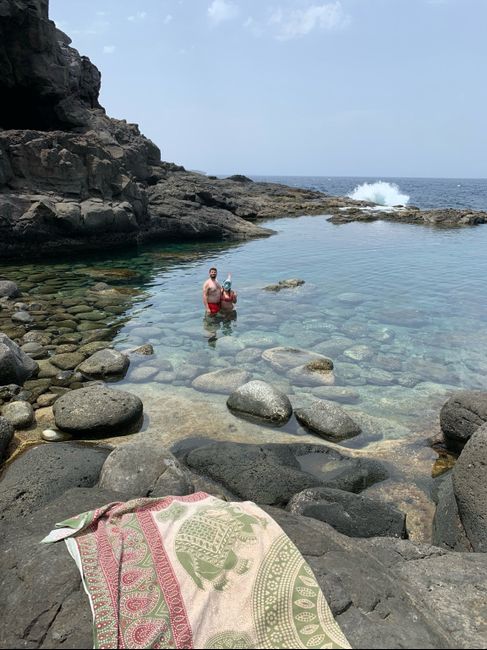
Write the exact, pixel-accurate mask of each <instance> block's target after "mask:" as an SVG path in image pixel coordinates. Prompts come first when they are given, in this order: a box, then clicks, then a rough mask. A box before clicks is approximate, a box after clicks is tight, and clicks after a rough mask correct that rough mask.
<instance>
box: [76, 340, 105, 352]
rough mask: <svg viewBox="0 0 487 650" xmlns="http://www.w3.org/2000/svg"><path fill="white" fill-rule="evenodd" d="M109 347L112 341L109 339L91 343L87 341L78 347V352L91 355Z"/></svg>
mask: <svg viewBox="0 0 487 650" xmlns="http://www.w3.org/2000/svg"><path fill="white" fill-rule="evenodd" d="M109 347H110V343H109V342H108V341H92V342H91V343H85V344H84V345H81V346H80V347H79V348H78V352H79V353H80V354H84V355H88V356H91V355H92V354H95V352H99V351H100V350H106V349H107V348H109Z"/></svg>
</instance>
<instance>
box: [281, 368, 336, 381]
mask: <svg viewBox="0 0 487 650" xmlns="http://www.w3.org/2000/svg"><path fill="white" fill-rule="evenodd" d="M286 376H287V378H288V379H289V381H290V382H291V383H292V384H293V385H294V386H333V385H334V384H335V381H336V378H335V374H334V373H333V372H332V371H331V370H325V371H316V370H310V369H309V366H308V364H306V365H304V366H298V367H297V368H292V369H291V370H289V371H288V372H287V374H286Z"/></svg>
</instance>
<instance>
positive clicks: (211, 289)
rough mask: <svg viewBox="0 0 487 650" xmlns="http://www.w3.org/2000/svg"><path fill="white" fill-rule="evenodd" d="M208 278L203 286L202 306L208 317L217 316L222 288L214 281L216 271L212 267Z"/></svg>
mask: <svg viewBox="0 0 487 650" xmlns="http://www.w3.org/2000/svg"><path fill="white" fill-rule="evenodd" d="M209 274H210V277H209V279H208V280H207V281H206V282H205V283H204V285H203V304H204V306H205V311H206V313H207V314H208V315H210V314H218V312H219V311H220V303H221V297H222V288H221V285H220V283H219V282H218V281H217V279H216V275H217V270H216V268H215V267H214V266H212V267H211V269H210V271H209Z"/></svg>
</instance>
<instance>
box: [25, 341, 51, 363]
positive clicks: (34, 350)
mask: <svg viewBox="0 0 487 650" xmlns="http://www.w3.org/2000/svg"><path fill="white" fill-rule="evenodd" d="M20 349H21V350H22V352H25V354H27V355H28V356H29V357H30V358H31V359H34V360H36V361H37V360H39V359H45V358H46V357H47V356H49V355H48V352H47V350H46V348H44V347H42V345H40V344H39V343H24V345H21V346H20Z"/></svg>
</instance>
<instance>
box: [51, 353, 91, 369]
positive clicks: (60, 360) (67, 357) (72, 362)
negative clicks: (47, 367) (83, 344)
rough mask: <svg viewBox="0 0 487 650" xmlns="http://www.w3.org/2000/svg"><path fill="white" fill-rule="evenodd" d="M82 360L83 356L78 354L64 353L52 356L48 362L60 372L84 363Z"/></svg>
mask: <svg viewBox="0 0 487 650" xmlns="http://www.w3.org/2000/svg"><path fill="white" fill-rule="evenodd" d="M84 359H85V356H84V355H83V354H80V353H79V352H65V353H61V354H54V355H53V356H52V357H50V359H49V362H50V363H51V364H52V365H54V366H56V367H57V368H60V369H61V370H73V369H74V368H76V366H78V365H79V364H80V363H81V362H82V361H84Z"/></svg>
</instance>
